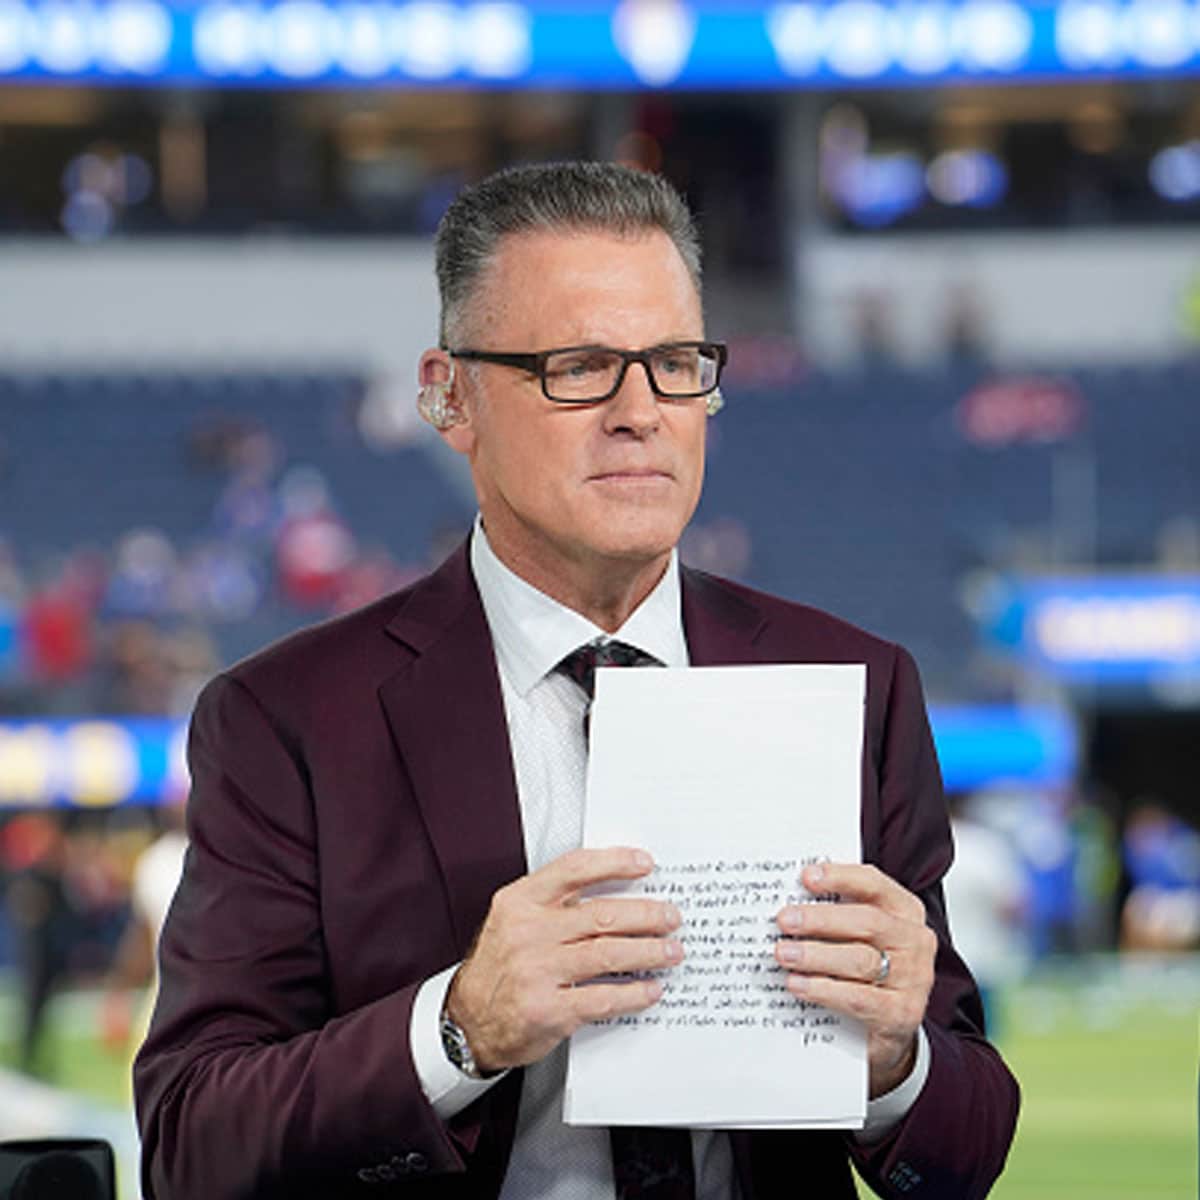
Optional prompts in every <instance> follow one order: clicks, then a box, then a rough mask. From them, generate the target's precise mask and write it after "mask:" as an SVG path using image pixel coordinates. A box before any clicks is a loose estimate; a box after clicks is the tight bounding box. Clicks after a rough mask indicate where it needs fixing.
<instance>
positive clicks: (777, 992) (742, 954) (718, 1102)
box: [564, 664, 867, 1128]
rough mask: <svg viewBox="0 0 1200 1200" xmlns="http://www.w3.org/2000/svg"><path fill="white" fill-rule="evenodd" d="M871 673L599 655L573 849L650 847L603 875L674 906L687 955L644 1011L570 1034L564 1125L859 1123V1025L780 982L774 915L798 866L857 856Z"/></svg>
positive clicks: (862, 1094)
mask: <svg viewBox="0 0 1200 1200" xmlns="http://www.w3.org/2000/svg"><path fill="white" fill-rule="evenodd" d="M865 680H866V668H865V667H864V666H863V665H861V664H846V665H828V666H826V665H780V666H756V667H701V668H695V667H693V668H689V669H687V670H666V669H660V670H652V669H645V670H640V671H636V670H601V671H599V672H598V673H597V686H596V702H595V705H594V708H593V712H592V720H591V750H590V758H589V765H588V792H587V812H586V817H585V822H584V845H585V846H612V845H632V846H639V847H642V848H643V849H645V850H648V851H649V852H650V853H651V854H652V855H653V856H654V860H655V864H656V867H655V871H654V873H653V874H652V875H650V876H649V877H647V878H646V879H645V880H641V881H639V882H638V883H636V884H633V885H621V886H620V887H615V886H614V887H613V888H612V889H610V890H611V891H612V892H614V893H618V894H628V895H645V894H652V895H655V896H658V897H662V898H665V899H670V900H671V901H673V902H674V903H675V904H676V905H677V906H678V907H679V908H680V910H681V911H682V913H683V926H682V928H681V930H680V932H679V936H680V938H681V940H682V941H683V945H684V952H685V959H684V962H683V963H682V964H680V965H679V966H677V967H674V968H673V969H671V970H669V971H666V972H663V974H662V979H663V983H664V988H665V990H664V994H663V998H662V999H661V1000H660V1001H659V1003H658V1004H657V1005H655V1006H654V1007H653V1008H651V1009H649V1010H648V1011H647V1012H645V1013H642V1014H639V1015H637V1016H633V1017H625V1018H619V1019H617V1020H615V1021H610V1022H606V1023H602V1024H599V1025H590V1026H587V1027H585V1028H584V1029H581V1030H580V1031H579V1032H577V1033H576V1034H575V1036H574V1037H573V1038H572V1039H571V1048H570V1060H569V1067H568V1073H567V1088H566V1098H565V1104H564V1119H565V1120H566V1121H567V1122H568V1123H570V1124H576V1125H686V1126H691V1127H700V1126H714V1127H722V1128H731V1127H735V1126H741V1127H764V1126H766V1127H797V1126H813V1125H817V1126H827V1127H841V1128H856V1127H859V1126H861V1125H862V1121H863V1116H864V1114H865V1111H866V1083H867V1073H866V1047H865V1038H864V1035H863V1031H862V1028H861V1026H860V1025H859V1024H858V1023H857V1022H855V1021H853V1020H850V1019H848V1018H843V1017H840V1016H838V1015H836V1014H834V1013H831V1012H828V1011H826V1010H824V1009H821V1008H818V1007H816V1006H814V1005H811V1004H808V1003H805V1002H802V1001H800V1000H798V999H796V998H795V997H793V996H792V995H791V993H789V992H788V991H787V990H786V988H785V986H784V973H783V971H782V969H781V968H780V967H778V966H777V965H776V962H775V958H774V953H773V946H774V942H775V939H776V937H777V936H778V932H779V931H778V927H777V926H776V924H775V920H774V918H775V915H776V914H777V913H778V911H779V909H780V908H782V907H783V905H784V904H786V903H789V902H793V903H794V902H797V901H804V900H808V899H810V897H808V895H807V893H806V892H805V891H804V889H803V888H802V887H801V885H800V883H799V878H798V877H799V873H800V870H801V868H802V867H803V865H804V864H805V863H807V862H813V861H818V860H821V859H830V860H833V861H837V862H857V861H859V858H860V854H861V850H860V841H859V804H860V781H861V774H860V772H861V762H862V737H863V701H864V692H865Z"/></svg>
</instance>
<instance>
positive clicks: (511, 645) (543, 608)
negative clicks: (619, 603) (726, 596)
mask: <svg viewBox="0 0 1200 1200" xmlns="http://www.w3.org/2000/svg"><path fill="white" fill-rule="evenodd" d="M471 571H472V573H473V574H474V576H475V583H476V586H477V587H478V588H479V596H480V599H481V600H482V601H483V611H484V614H485V615H486V617H487V622H488V627H489V628H490V629H491V633H492V641H493V643H494V644H495V647H496V661H497V663H498V664H499V666H500V670H501V672H502V673H503V674H504V675H505V677H506V678H507V679H508V681H509V683H511V684H512V685H513V687H514V688H515V689H516V690H517V692H518V693H519V694H520V695H522V696H525V695H527V694H528V693H529V691H530V690H531V689H532V688H533V687H534V685H535V684H537V683H538V682H539V681H540V680H541V679H542V678H544V677H545V676H546V675H547V674H548V673H549V672H550V671H552V670H553V669H554V668H555V667H556V666H557V665H558V664H559V663H560V662H561V661H562V659H563V658H565V657H566V656H567V655H568V654H570V653H571V651H572V650H574V649H576V648H577V647H578V646H582V645H583V644H584V643H585V642H590V641H594V640H595V639H596V638H603V639H605V640H608V639H609V638H610V637H611V638H617V639H619V640H620V641H622V642H628V643H629V644H630V645H631V646H636V647H637V648H638V649H639V650H643V651H645V652H646V653H647V654H652V655H654V657H655V658H657V659H658V660H659V661H660V662H662V663H665V664H666V665H667V666H668V667H686V666H687V665H688V654H687V641H686V639H685V638H684V636H683V616H682V608H681V601H680V590H679V558H678V554H677V552H676V551H674V550H672V551H671V561H670V562H669V563H668V564H667V569H666V571H664V572H663V577H662V579H660V580H659V581H658V583H657V584H656V585H655V587H654V590H653V591H652V592H651V593H650V594H649V595H648V596H647V597H646V599H645V600H643V601H642V603H641V604H639V605H638V607H637V608H636V609H635V610H634V612H633V613H632V614H630V617H629V619H628V620H627V621H626V622H625V624H624V625H622V626H621V628H620V629H618V630H617V631H616V633H613V634H608V633H606V632H605V631H604V630H603V629H601V628H600V627H599V626H598V625H594V624H593V623H592V622H591V621H589V620H588V619H587V618H586V617H584V616H581V615H580V614H579V613H577V612H575V611H574V609H570V608H567V607H566V605H563V604H559V602H558V601H557V600H553V599H551V598H550V597H549V596H547V595H546V594H545V592H540V591H538V589H537V588H535V587H534V586H533V585H532V584H529V583H526V582H525V580H524V579H522V578H521V577H520V576H519V575H517V574H515V573H514V572H513V571H511V570H509V568H508V567H506V566H505V565H504V563H502V562H501V561H500V559H499V558H497V557H496V552H495V551H494V550H493V549H492V547H491V545H490V544H489V543H488V540H487V534H485V533H484V531H483V521H482V520H481V519H480V518H479V517H476V519H475V530H474V534H473V536H472V538H471Z"/></svg>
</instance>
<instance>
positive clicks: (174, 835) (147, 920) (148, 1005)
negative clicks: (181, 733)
mask: <svg viewBox="0 0 1200 1200" xmlns="http://www.w3.org/2000/svg"><path fill="white" fill-rule="evenodd" d="M183 801H184V797H183V796H179V797H176V798H175V799H173V800H171V801H169V802H167V803H165V804H164V805H163V806H162V808H161V809H160V810H159V811H160V812H161V814H162V816H161V821H162V829H161V832H160V833H159V835H158V836H157V837H156V838H155V839H154V840H153V841H152V842H151V843H150V844H149V845H148V846H147V847H146V848H145V849H144V850H143V851H142V852H141V853H140V854H139V855H138V856H137V860H136V861H135V863H134V866H133V875H132V879H131V880H130V896H129V919H128V922H127V923H126V926H125V932H124V934H123V935H122V937H121V941H120V943H119V944H118V946H117V950H116V953H115V954H114V956H113V962H112V967H111V969H110V970H109V972H108V977H107V979H106V982H105V996H104V1005H103V1012H102V1016H101V1022H102V1034H103V1037H104V1041H105V1042H106V1043H107V1044H108V1045H109V1046H110V1047H111V1048H112V1049H114V1050H117V1051H120V1052H122V1053H128V1054H129V1057H130V1066H131V1067H132V1057H133V1054H134V1053H135V1052H136V1050H137V1048H138V1047H139V1046H140V1045H141V1043H142V1039H143V1038H144V1037H145V1033H146V1029H147V1028H148V1026H149V1024H150V1013H151V1010H152V1008H153V1004H154V997H155V994H156V991H157V986H156V985H157V974H158V973H157V954H158V939H159V937H160V935H161V934H162V927H163V924H164V922H165V921H166V919H167V910H168V909H169V908H170V906H171V898H172V897H173V896H174V895H175V889H176V888H177V887H178V886H179V878H180V876H181V875H182V874H183V859H184V855H185V853H186V852H187V835H186V833H185V832H184V805H183Z"/></svg>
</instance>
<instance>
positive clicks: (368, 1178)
mask: <svg viewBox="0 0 1200 1200" xmlns="http://www.w3.org/2000/svg"><path fill="white" fill-rule="evenodd" d="M358 1177H359V1179H361V1180H362V1181H363V1183H378V1182H379V1176H378V1175H376V1174H375V1172H374V1171H372V1170H371V1168H370V1167H363V1168H362V1170H361V1171H359V1172H358Z"/></svg>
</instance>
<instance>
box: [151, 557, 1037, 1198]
mask: <svg viewBox="0 0 1200 1200" xmlns="http://www.w3.org/2000/svg"><path fill="white" fill-rule="evenodd" d="M683 615H684V626H685V631H686V635H687V641H688V647H689V652H690V655H691V659H692V661H693V662H694V663H695V664H697V665H715V664H723V663H755V662H865V663H866V664H867V713H866V736H865V745H864V753H863V795H862V842H863V854H864V858H865V860H866V861H868V862H874V863H877V864H878V865H879V866H880V868H881V869H882V870H884V871H885V872H887V873H888V874H889V875H891V876H892V877H893V878H895V879H897V880H899V881H900V882H901V883H902V884H904V885H905V886H906V887H908V888H909V889H911V890H912V891H913V892H915V893H916V894H918V895H919V896H921V897H922V899H923V900H924V901H925V904H926V908H927V911H928V920H929V923H930V925H931V926H932V927H933V929H934V930H935V931H936V932H937V934H938V937H939V939H940V942H941V947H940V951H939V954H938V960H937V982H936V984H935V987H934V990H933V994H932V997H931V999H930V1003H929V1010H928V1016H927V1019H926V1022H925V1028H926V1032H927V1034H928V1037H929V1042H930V1047H931V1050H932V1065H931V1068H930V1072H929V1078H928V1080H927V1082H926V1084H925V1087H924V1089H923V1091H922V1092H921V1095H920V1097H919V1098H918V1100H917V1102H916V1103H915V1104H914V1106H913V1108H912V1109H911V1110H910V1112H909V1113H908V1114H907V1116H906V1117H905V1118H904V1119H903V1120H902V1121H901V1122H900V1124H899V1126H898V1127H897V1128H896V1129H895V1130H894V1131H892V1132H891V1133H890V1134H889V1135H888V1136H887V1137H886V1138H885V1139H884V1140H883V1141H881V1142H879V1143H878V1144H876V1145H873V1146H871V1147H870V1148H869V1149H861V1148H859V1147H857V1146H856V1145H855V1144H854V1143H853V1142H852V1141H851V1139H850V1138H849V1137H848V1136H847V1135H845V1134H842V1133H838V1132H770V1133H753V1134H751V1133H739V1134H735V1135H733V1142H734V1153H735V1161H736V1164H737V1169H738V1172H739V1178H740V1180H741V1183H742V1190H743V1194H744V1196H745V1198H746V1200H760V1198H761V1200H771V1198H774V1197H776V1196H778V1197H781V1198H782V1197H787V1198H788V1200H795V1198H796V1197H804V1196H811V1197H814V1198H820V1200H830V1198H835V1200H836V1198H840V1197H846V1198H850V1197H853V1196H854V1194H855V1193H854V1189H853V1184H852V1182H851V1178H850V1172H849V1165H848V1163H849V1158H850V1157H853V1158H854V1159H855V1161H856V1162H857V1164H858V1166H859V1169H860V1170H861V1171H862V1173H863V1175H864V1177H865V1178H866V1179H867V1180H868V1181H869V1182H870V1184H871V1186H872V1187H873V1188H874V1189H875V1190H876V1191H877V1192H878V1193H879V1194H880V1195H881V1196H885V1197H897V1198H898V1197H905V1198H906V1200H912V1198H915V1197H931V1198H932V1197H937V1198H939V1200H970V1198H972V1197H979V1196H983V1195H985V1193H986V1192H987V1190H988V1187H989V1186H990V1183H991V1181H992V1179H993V1178H994V1177H995V1176H996V1175H997V1174H998V1172H999V1171H1000V1169H1001V1167H1002V1165H1003V1162H1004V1158H1005V1155H1006V1153H1007V1149H1008V1145H1009V1142H1010V1140H1011V1137H1012V1132H1013V1127H1014V1124H1015V1120H1016V1112H1017V1087H1016V1084H1015V1082H1014V1080H1013V1079H1012V1077H1011V1076H1010V1074H1009V1072H1008V1070H1007V1069H1006V1067H1005V1066H1004V1064H1003V1062H1002V1061H1001V1060H1000V1058H999V1056H998V1055H997V1054H996V1052H995V1051H994V1050H993V1049H992V1047H991V1046H990V1045H989V1044H988V1043H987V1042H986V1041H985V1040H984V1038H983V1036H982V1035H981V1033H980V1028H981V1024H982V1014H981V1010H980V1005H979V999H978V995H977V993H976V990H975V987H974V984H973V982H972V980H971V978H970V975H969V974H968V972H967V970H966V968H965V967H964V966H963V964H962V962H961V961H960V960H959V958H958V957H957V955H956V954H955V953H954V951H953V949H952V948H951V946H950V942H949V938H948V935H947V930H946V920H945V913H944V911H943V905H942V895H941V888H940V884H939V880H940V878H941V876H942V874H943V873H944V871H945V870H946V868H947V866H948V865H949V863H950V859H951V843H950V834H949V830H948V825H947V819H946V814H945V807H944V803H943V799H942V792H941V783H940V779H939V775H938V769H937V764H936V760H935V757H934V753H933V747H932V742H931V739H930V735H929V730H928V724H927V721H926V717H925V709H924V703H923V700H922V697H921V690H920V683H919V681H918V678H917V673H916V668H915V666H914V664H913V662H912V660H911V658H910V657H909V656H908V654H907V653H905V652H904V651H903V650H901V649H900V648H899V647H897V646H894V645H892V644H890V643H887V642H883V641H880V640H878V639H876V638H873V637H871V636H869V635H867V634H865V633H863V632H862V631H860V630H858V629H855V628H853V627H852V626H850V625H847V624H845V623H843V622H841V621H838V620H836V619H835V618H833V617H830V616H827V615H825V614H823V613H819V612H817V611H815V610H812V609H808V608H804V607H801V606H799V605H795V604H790V603H788V602H786V601H783V600H779V599H776V598H773V597H769V596H765V595H763V594H761V593H756V592H752V591H750V590H749V589H746V588H743V587H739V586H737V585H734V584H731V583H727V582H724V581H721V580H717V579H714V578H712V577H710V576H706V575H702V574H698V573H696V572H693V571H688V570H685V571H684V573H683ZM189 755H190V763H191V770H192V780H193V785H192V795H191V800H190V804H189V813H188V826H189V835H190V839H191V848H190V850H189V853H188V857H187V864H186V868H185V871H184V877H183V881H182V884H181V886H180V889H179V892H178V895H177V896H176V898H175V901H174V904H173V906H172V909H171V913H170V916H169V918H168V921H167V924H166V929H165V931H164V934H163V939H162V945H161V989H160V994H159V999H158V1004H157V1008H156V1011H155V1014H154V1019H153V1022H152V1025H151V1029H150V1033H149V1037H148V1038H147V1041H146V1043H145V1045H144V1047H143V1049H142V1051H141V1053H140V1055H139V1057H138V1060H137V1063H136V1065H135V1069H134V1079H135V1092H136V1098H137V1108H138V1115H139V1121H140V1125H141V1130H142V1139H143V1186H144V1190H145V1194H146V1196H147V1198H148V1200H250V1198H254V1200H266V1198H267V1197H274V1196H279V1197H289V1198H292V1200H295V1198H299V1197H306V1196H314V1197H316V1196H320V1197H323V1198H333V1200H338V1198H341V1197H351V1196H358V1195H362V1196H372V1195H374V1196H378V1195H388V1194H396V1195H399V1194H402V1193H403V1194H406V1195H413V1194H419V1195H422V1196H425V1195H428V1196H430V1197H435V1198H436V1200H457V1198H460V1197H461V1198H462V1200H467V1198H470V1200H492V1198H493V1197H495V1196H496V1195H497V1192H498V1189H499V1187H500V1184H501V1181H502V1179H503V1174H504V1169H505V1164H506V1162H507V1160H508V1155H509V1151H510V1149H511V1146H512V1139H513V1130H514V1124H515V1118H516V1110H517V1102H518V1099H519V1095H520V1087H521V1072H519V1071H514V1072H512V1073H510V1074H509V1075H508V1076H507V1077H506V1078H505V1079H503V1080H502V1081H501V1082H500V1083H499V1084H498V1085H497V1086H495V1087H494V1088H492V1089H491V1091H490V1092H489V1093H488V1094H487V1095H486V1096H485V1097H484V1098H483V1099H482V1100H480V1101H477V1102H476V1103H474V1104H472V1105H471V1106H470V1107H468V1108H467V1109H466V1110H464V1111H463V1112H461V1113H460V1114H458V1116H456V1117H455V1118H454V1119H453V1120H451V1121H450V1122H448V1123H443V1122H442V1121H441V1120H440V1119H439V1118H438V1117H437V1115H436V1114H435V1113H434V1111H433V1109H432V1108H431V1107H430V1105H429V1104H428V1102H427V1101H426V1100H425V1098H424V1095H423V1093H422V1091H421V1087H420V1084H419V1082H418V1080H417V1076H416V1074H415V1071H414V1068H413V1064H412V1060H411V1057H410V1053H409V1042H408V1030H409V1015H410V1011H411V1008H412V1003H413V999H414V996H415V994H416V991H417V989H418V987H419V986H420V984H421V982H422V981H423V980H424V979H426V978H427V977H428V976H430V975H432V974H434V973H435V972H437V971H439V970H441V969H442V968H444V967H446V966H448V965H449V964H451V963H453V962H455V961H457V960H458V959H461V958H462V957H463V956H464V955H465V953H466V952H467V950H468V948H469V946H470V944H471V939H472V937H473V935H474V934H475V932H476V930H477V929H478V927H479V925H480V923H481V922H482V920H483V917H484V915H485V913H486V911H487V908H488V903H489V900H490V898H491V896H492V893H493V892H495V890H496V889H497V888H499V887H500V886H502V885H503V884H505V883H508V882H509V881H511V880H512V879H514V878H516V877H517V876H520V875H522V874H524V873H525V870H526V866H525V861H524V851H523V847H522V838H521V824H520V814H519V809H518V806H517V796H516V787H515V783H514V777H513V768H512V759H511V754H510V750H509V742H508V733H507V728H506V725H505V719H504V711H503V705H502V700H501V693H500V684H499V678H498V676H497V672H496V665H495V657H494V654H493V650H492V644H491V639H490V636H489V633H488V628H487V624H486V621H485V619H484V615H483V610H482V608H481V605H480V602H479V597H478V593H477V592H476V589H475V586H474V582H473V580H472V577H471V574H470V570H469V567H468V562H467V555H466V553H465V550H464V549H460V550H459V551H458V552H456V553H455V554H454V555H453V556H452V557H451V558H450V559H449V560H448V561H447V562H446V563H445V564H444V565H443V566H442V567H441V568H440V569H439V570H438V571H436V572H435V573H434V574H432V575H430V576H429V577H427V578H425V579H423V580H421V581H420V582H418V583H416V584H415V585H413V586H412V587H410V588H408V589H407V590H405V591H402V592H399V593H397V594H395V595H392V596H388V597H387V598H385V599H383V600H381V601H379V602H377V603H375V604H374V605H371V606H370V607H368V608H365V609H362V610H360V611H358V612H355V613H352V614H350V615H348V616H346V617H342V618H339V619H338V620H335V621H332V622H330V623H327V624H325V625H321V626H318V627H316V628H313V629H309V630H306V631H304V632H301V633H298V634H296V635H294V636H292V637H290V638H288V639H286V640H285V641H283V642H281V643H279V644H277V645H275V646H273V647H271V648H269V649H267V650H265V651H263V652H262V653H260V654H258V655H256V656H255V657H253V658H251V659H249V660H247V661H246V662H243V663H241V664H240V665H238V666H236V667H234V668H233V669H232V670H230V671H229V672H227V673H226V674H224V675H221V676H219V677H218V678H217V679H215V680H214V681H213V682H212V683H211V684H210V685H209V686H208V687H207V688H206V690H205V692H204V694H203V695H202V696H201V698H200V701H199V703H198V705H197V707H196V712H195V716H194V718H193V721H192V729H191V740H190V747H189Z"/></svg>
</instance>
